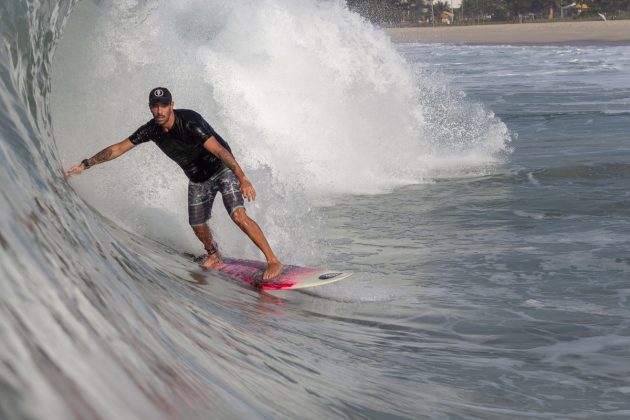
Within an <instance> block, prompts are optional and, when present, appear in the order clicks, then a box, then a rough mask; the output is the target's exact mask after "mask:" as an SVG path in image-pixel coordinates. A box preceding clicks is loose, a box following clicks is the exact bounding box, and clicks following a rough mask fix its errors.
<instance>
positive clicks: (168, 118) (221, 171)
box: [65, 87, 283, 280]
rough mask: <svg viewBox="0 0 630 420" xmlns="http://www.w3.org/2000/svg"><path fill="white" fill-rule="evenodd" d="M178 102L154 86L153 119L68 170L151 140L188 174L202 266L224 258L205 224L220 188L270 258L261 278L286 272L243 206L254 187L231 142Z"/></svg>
mask: <svg viewBox="0 0 630 420" xmlns="http://www.w3.org/2000/svg"><path fill="white" fill-rule="evenodd" d="M174 105H175V104H174V102H173V98H172V96H171V93H170V92H169V90H168V89H166V88H164V87H157V88H155V89H152V90H151V92H150V93H149V109H150V111H151V114H152V115H153V119H151V120H150V121H149V122H147V123H146V124H144V125H143V126H141V127H140V128H138V129H137V130H136V131H135V132H134V133H133V134H132V135H130V136H129V137H128V138H126V139H125V140H123V141H121V142H120V143H115V144H112V145H111V146H109V147H107V148H105V149H103V150H102V151H100V152H99V153H97V154H96V155H94V156H92V157H91V158H89V159H84V160H83V161H82V162H81V163H80V164H78V165H75V166H73V167H71V168H69V169H68V170H67V171H66V172H65V174H66V176H73V175H78V174H80V173H82V172H83V171H85V170H86V169H89V168H90V167H92V166H94V165H98V164H100V163H103V162H107V161H110V160H112V159H115V158H117V157H119V156H121V155H123V154H124V153H126V152H128V151H129V150H131V149H133V148H134V147H135V146H137V145H138V144H140V143H145V142H148V141H153V142H154V143H155V144H156V145H157V146H158V147H159V148H160V149H161V150H162V151H163V152H164V153H165V154H166V155H167V156H168V157H169V158H171V159H172V160H174V161H175V162H176V163H177V164H178V165H179V166H180V167H181V168H182V169H183V170H184V173H185V174H186V176H187V177H188V179H189V183H188V221H189V223H190V226H191V227H192V229H193V231H194V232H195V235H196V236H197V238H199V240H200V241H201V242H202V243H203V246H204V248H205V250H206V252H207V253H208V256H207V258H206V259H205V260H204V262H203V263H202V266H203V267H205V268H213V267H215V266H216V265H217V264H219V263H220V262H221V255H220V253H219V251H218V249H217V246H216V243H215V242H214V240H213V239H212V233H211V231H210V227H209V226H208V223H207V222H208V220H210V216H211V214H212V204H213V203H214V198H215V196H216V194H217V193H218V192H220V193H221V196H222V198H223V204H224V205H225V209H226V210H227V212H228V213H229V215H230V218H231V219H232V220H233V221H234V223H236V225H237V226H238V227H239V228H241V230H242V231H243V232H244V233H245V234H246V235H247V236H248V237H249V238H250V239H251V240H252V241H253V242H254V244H255V245H256V246H257V247H258V248H259V249H260V250H261V251H262V253H263V254H264V255H265V258H266V259H267V269H266V271H265V272H264V274H263V280H270V279H273V278H274V277H276V276H277V275H278V274H280V272H281V271H282V267H283V266H282V263H280V261H279V260H278V258H277V257H276V255H275V254H274V253H273V250H272V249H271V246H270V245H269V243H268V242H267V239H266V238H265V235H264V234H263V232H262V230H261V229H260V227H259V226H258V224H257V223H256V222H255V221H254V220H252V219H251V218H250V217H249V216H248V215H247V212H246V211H245V206H244V205H245V200H244V199H245V198H247V201H251V200H254V199H256V190H255V189H254V186H253V185H252V183H251V182H250V181H249V179H247V177H246V176H245V173H244V172H243V170H242V169H241V167H240V165H239V164H238V162H237V161H236V159H235V158H234V155H232V151H231V149H230V146H229V145H228V144H227V142H226V141H225V140H224V139H223V138H222V137H221V136H220V135H218V134H217V133H216V131H214V129H213V128H212V127H211V126H210V124H208V123H207V122H206V121H205V120H204V119H203V117H202V116H201V115H199V114H198V113H196V112H195V111H191V110H186V109H173V106H174Z"/></svg>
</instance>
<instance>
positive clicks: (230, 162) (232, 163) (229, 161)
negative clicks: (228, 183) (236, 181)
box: [218, 149, 239, 173]
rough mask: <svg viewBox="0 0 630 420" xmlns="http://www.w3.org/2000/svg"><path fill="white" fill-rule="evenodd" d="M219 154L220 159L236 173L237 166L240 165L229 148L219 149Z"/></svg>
mask: <svg viewBox="0 0 630 420" xmlns="http://www.w3.org/2000/svg"><path fill="white" fill-rule="evenodd" d="M218 154H219V156H218V157H219V159H221V161H222V162H223V163H224V164H225V166H227V167H228V168H230V170H232V172H234V173H236V168H238V167H239V166H238V163H236V159H234V156H232V153H230V152H229V151H228V150H227V149H222V150H220V151H219V153H218Z"/></svg>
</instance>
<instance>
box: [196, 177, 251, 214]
mask: <svg viewBox="0 0 630 420" xmlns="http://www.w3.org/2000/svg"><path fill="white" fill-rule="evenodd" d="M240 187H241V183H240V182H238V179H237V178H236V175H234V172H232V170H230V169H229V168H224V169H222V170H220V171H219V172H218V173H216V174H214V175H213V176H212V177H210V179H208V180H207V181H204V182H189V183H188V223H190V225H191V226H200V225H203V224H205V223H206V222H207V221H208V220H209V219H210V217H211V216H212V204H214V198H215V197H216V195H217V193H218V192H221V196H222V197H223V205H225V209H226V210H227V212H228V214H229V215H230V216H232V214H233V213H234V211H236V209H238V208H245V200H244V199H243V194H242V193H241V190H240Z"/></svg>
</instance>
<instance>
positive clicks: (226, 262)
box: [213, 258, 352, 290]
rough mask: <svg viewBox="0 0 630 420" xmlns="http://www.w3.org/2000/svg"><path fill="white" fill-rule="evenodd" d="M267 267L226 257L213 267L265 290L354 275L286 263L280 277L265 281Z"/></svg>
mask: <svg viewBox="0 0 630 420" xmlns="http://www.w3.org/2000/svg"><path fill="white" fill-rule="evenodd" d="M266 268H267V264H266V263H265V262H264V261H254V260H238V259H233V258H224V259H223V262H221V263H220V264H219V265H217V266H215V267H214V268H213V269H214V270H217V271H220V272H221V273H224V274H227V275H228V276H230V277H232V278H235V279H238V280H242V281H244V282H246V283H249V284H251V285H252V286H254V287H257V288H260V289H263V290H289V289H304V288H307V287H315V286H321V285H324V284H330V283H334V282H336V281H339V280H343V279H347V278H348V277H350V276H351V275H352V273H351V272H347V271H346V272H344V271H333V270H322V269H321V268H309V267H299V266H296V265H285V266H284V268H283V269H282V273H280V275H278V277H276V278H274V279H273V280H271V281H269V282H267V283H264V282H263V280H262V275H263V273H264V272H265V269H266Z"/></svg>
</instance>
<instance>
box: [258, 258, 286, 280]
mask: <svg viewBox="0 0 630 420" xmlns="http://www.w3.org/2000/svg"><path fill="white" fill-rule="evenodd" d="M283 267H284V266H283V265H282V263H281V262H280V261H278V260H276V261H271V262H268V263H267V269H266V270H265V272H264V274H263V280H264V281H269V280H273V278H274V277H278V274H280V273H281V272H282V268H283Z"/></svg>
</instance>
